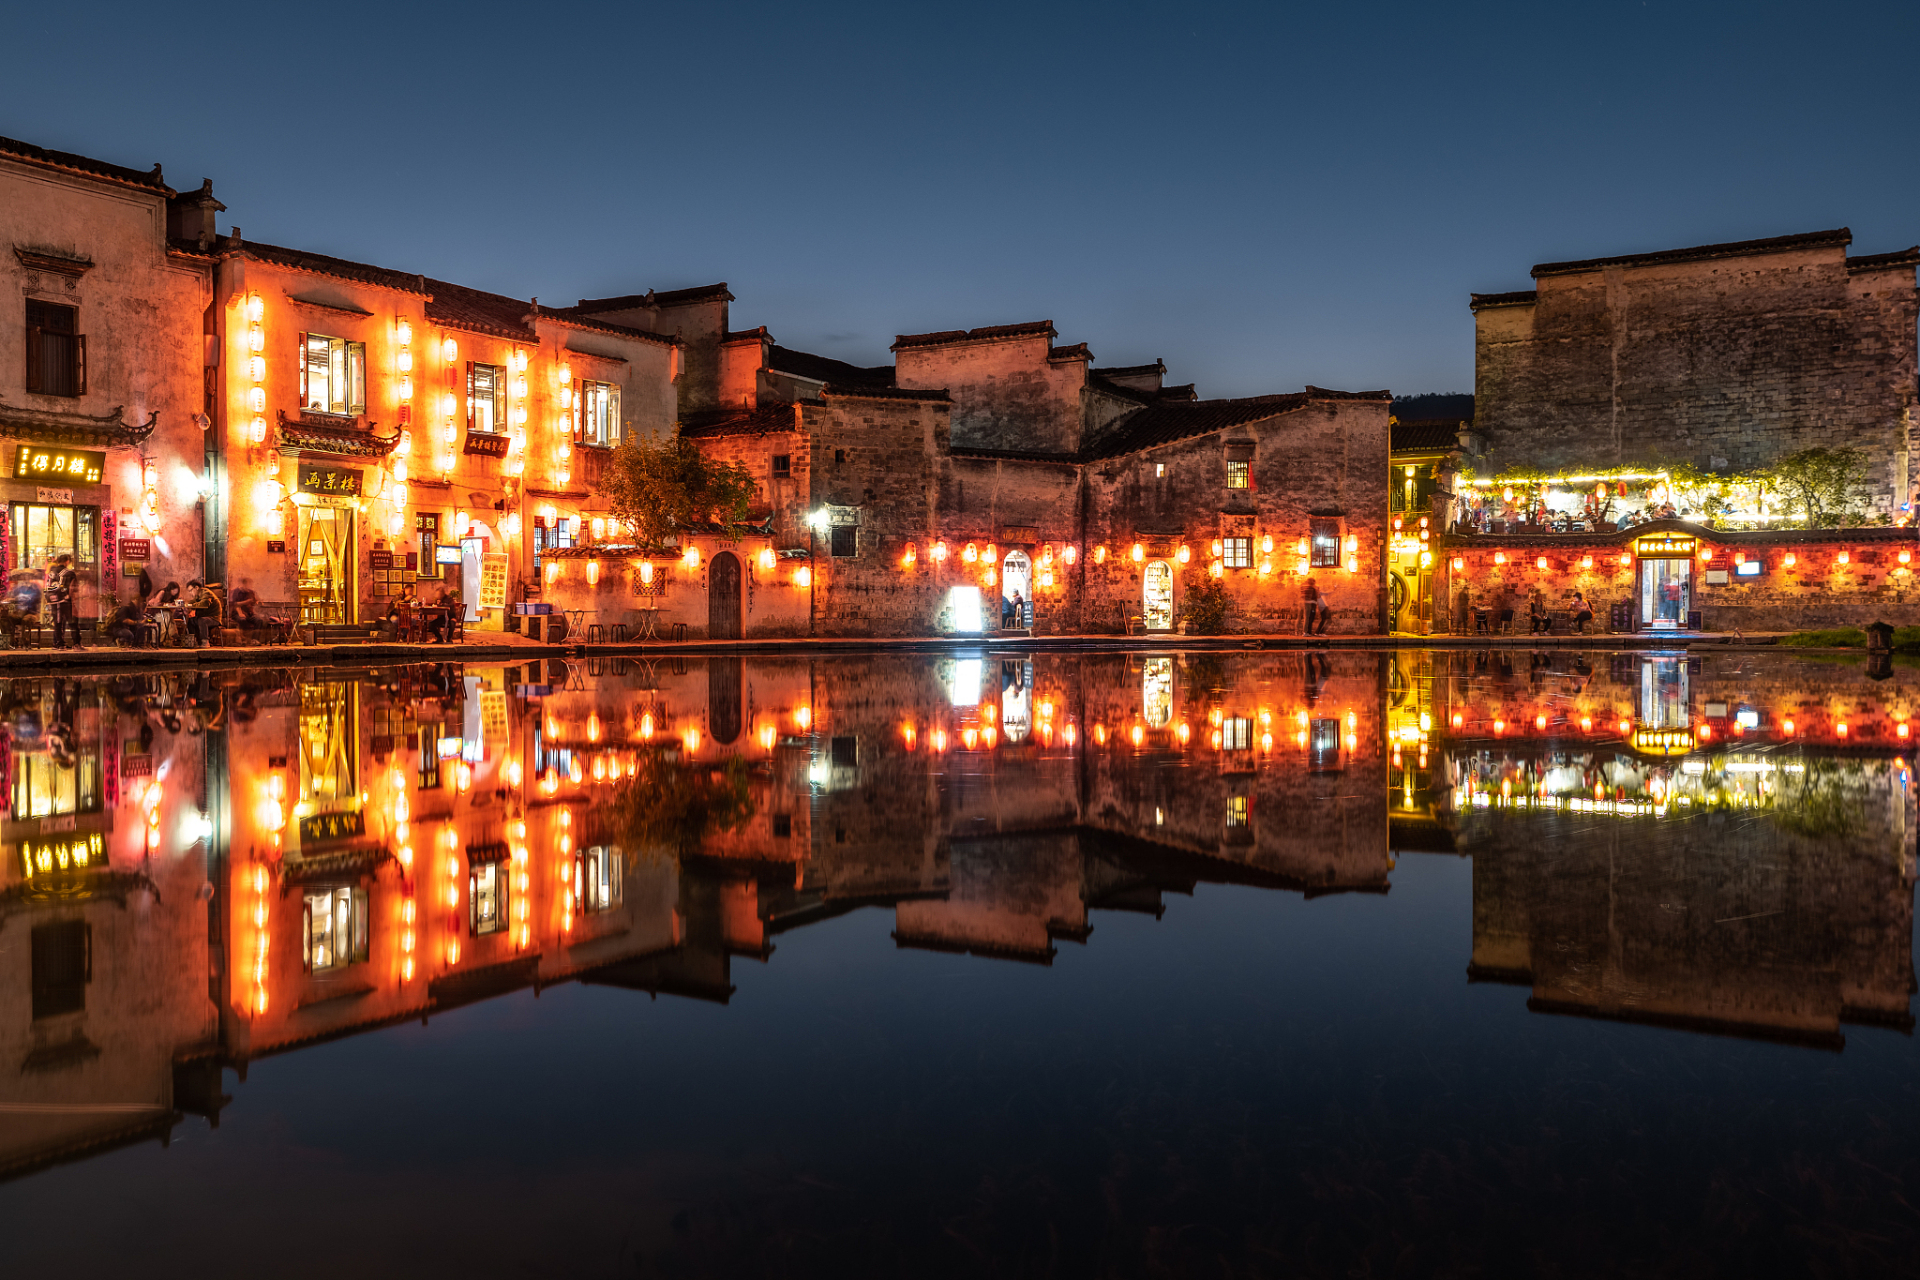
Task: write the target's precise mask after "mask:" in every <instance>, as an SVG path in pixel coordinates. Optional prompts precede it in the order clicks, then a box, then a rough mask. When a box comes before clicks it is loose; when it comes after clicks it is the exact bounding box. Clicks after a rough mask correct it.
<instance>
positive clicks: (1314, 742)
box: [1308, 720, 1340, 769]
mask: <svg viewBox="0 0 1920 1280" xmlns="http://www.w3.org/2000/svg"><path fill="white" fill-rule="evenodd" d="M1308 751H1309V755H1308V763H1309V764H1310V765H1312V767H1314V768H1315V769H1328V768H1332V767H1334V766H1335V765H1338V764H1339V763H1340V722H1339V721H1338V720H1315V721H1314V722H1313V736H1312V737H1311V738H1309V739H1308Z"/></svg>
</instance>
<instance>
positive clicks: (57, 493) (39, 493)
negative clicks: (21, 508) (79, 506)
mask: <svg viewBox="0 0 1920 1280" xmlns="http://www.w3.org/2000/svg"><path fill="white" fill-rule="evenodd" d="M33 500H34V501H35V502H38V503H42V504H44V505H46V506H49V507H70V506H72V505H73V490H71V489H35V490H34V491H33Z"/></svg>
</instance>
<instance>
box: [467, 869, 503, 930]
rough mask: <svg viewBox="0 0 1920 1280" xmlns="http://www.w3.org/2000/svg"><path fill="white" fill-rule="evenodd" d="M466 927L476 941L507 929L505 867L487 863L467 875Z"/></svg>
mask: <svg viewBox="0 0 1920 1280" xmlns="http://www.w3.org/2000/svg"><path fill="white" fill-rule="evenodd" d="M467 903H468V906H467V915H468V920H467V924H468V927H469V928H470V929H471V930H472V931H473V933H474V935H475V936H476V937H479V936H483V935H485V934H489V933H499V932H500V931H501V930H502V929H504V928H506V927H507V864H506V863H504V862H488V863H483V864H481V865H480V866H477V867H474V868H473V869H472V870H470V871H469V872H468V873H467Z"/></svg>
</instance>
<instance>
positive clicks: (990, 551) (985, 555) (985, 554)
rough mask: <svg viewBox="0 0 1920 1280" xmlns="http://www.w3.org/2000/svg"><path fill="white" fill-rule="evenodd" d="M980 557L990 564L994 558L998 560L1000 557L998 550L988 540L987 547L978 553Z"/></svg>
mask: <svg viewBox="0 0 1920 1280" xmlns="http://www.w3.org/2000/svg"><path fill="white" fill-rule="evenodd" d="M980 558H981V559H982V560H985V561H986V562H987V563H988V564H992V563H993V562H994V561H995V560H998V559H999V558H1000V552H999V550H998V549H997V548H996V547H995V546H994V545H993V544H992V543H991V542H989V543H988V544H987V549H986V550H985V551H982V552H981V553H980Z"/></svg>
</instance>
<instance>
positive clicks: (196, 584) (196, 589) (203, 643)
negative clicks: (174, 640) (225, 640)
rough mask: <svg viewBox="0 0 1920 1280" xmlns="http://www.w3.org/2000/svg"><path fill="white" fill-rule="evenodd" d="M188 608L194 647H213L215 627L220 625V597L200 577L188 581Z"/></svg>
mask: <svg viewBox="0 0 1920 1280" xmlns="http://www.w3.org/2000/svg"><path fill="white" fill-rule="evenodd" d="M187 591H188V593H189V594H188V596H187V608H188V610H189V611H190V622H191V625H192V627H193V634H194V648H196V649H211V648H213V629H214V628H215V627H217V626H219V625H220V597H219V596H217V595H215V594H214V593H213V589H212V588H211V587H209V586H208V585H207V584H206V583H204V582H202V581H201V580H200V579H198V578H194V579H193V580H191V581H190V582H188V583H187Z"/></svg>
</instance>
